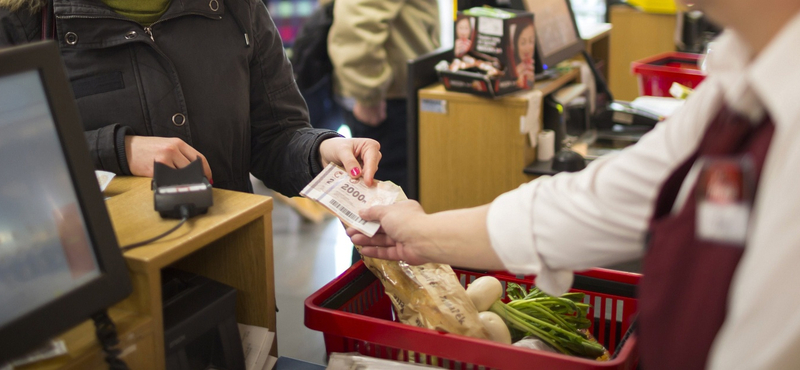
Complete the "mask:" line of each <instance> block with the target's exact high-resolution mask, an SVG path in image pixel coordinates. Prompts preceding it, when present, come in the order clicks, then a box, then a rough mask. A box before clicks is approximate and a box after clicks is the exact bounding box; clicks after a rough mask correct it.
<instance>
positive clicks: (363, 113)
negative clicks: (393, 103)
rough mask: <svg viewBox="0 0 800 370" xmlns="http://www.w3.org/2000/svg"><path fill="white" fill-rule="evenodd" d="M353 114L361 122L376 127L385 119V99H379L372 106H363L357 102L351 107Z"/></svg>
mask: <svg viewBox="0 0 800 370" xmlns="http://www.w3.org/2000/svg"><path fill="white" fill-rule="evenodd" d="M353 115H354V116H356V119H357V120H359V121H360V122H361V123H363V124H365V125H367V126H372V127H377V126H378V125H380V124H381V122H383V121H385V120H386V100H381V101H380V103H378V104H377V105H374V106H365V105H363V104H361V103H359V102H356V105H355V106H354V107H353Z"/></svg>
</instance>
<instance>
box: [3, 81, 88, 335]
mask: <svg viewBox="0 0 800 370" xmlns="http://www.w3.org/2000/svg"><path fill="white" fill-rule="evenodd" d="M0 194H2V196H0V302H7V303H8V302H14V304H2V305H0V325H2V324H4V323H7V322H9V321H11V320H14V319H16V318H19V317H20V316H21V315H23V314H25V313H26V312H29V311H31V310H32V309H35V308H37V307H39V306H42V305H44V304H45V303H48V302H50V301H52V300H54V299H55V298H57V297H59V296H61V295H63V294H65V293H67V292H69V291H71V290H73V289H75V288H76V287H79V286H81V285H83V284H85V283H86V282H87V281H90V280H91V279H94V278H96V277H98V276H99V275H100V270H99V268H98V265H97V259H96V258H95V255H94V252H93V249H92V246H91V244H90V240H89V237H88V233H87V230H86V225H85V223H84V221H83V217H82V212H81V208H80V204H79V203H78V200H77V196H76V194H75V190H74V189H73V187H72V179H71V177H70V174H69V171H68V167H67V163H66V161H65V159H64V155H63V151H62V148H61V144H60V142H59V139H58V136H57V131H56V129H55V125H54V123H53V118H52V115H51V114H50V107H49V105H48V102H47V98H46V96H45V94H44V89H43V87H42V82H41V78H40V77H39V73H38V71H28V72H25V73H20V74H17V75H11V76H5V77H0Z"/></svg>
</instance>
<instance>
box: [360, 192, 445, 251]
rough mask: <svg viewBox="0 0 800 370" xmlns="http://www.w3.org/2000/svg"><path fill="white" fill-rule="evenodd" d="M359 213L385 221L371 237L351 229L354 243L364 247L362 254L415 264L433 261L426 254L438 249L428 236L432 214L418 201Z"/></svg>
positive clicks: (370, 218) (368, 219)
mask: <svg viewBox="0 0 800 370" xmlns="http://www.w3.org/2000/svg"><path fill="white" fill-rule="evenodd" d="M359 216H361V218H362V219H364V220H367V221H377V222H379V223H380V224H381V228H380V230H378V233H377V234H375V235H374V236H373V237H371V238H370V237H367V236H366V235H364V234H361V233H360V232H359V231H358V230H356V229H353V228H347V235H348V236H350V240H352V241H353V244H356V245H361V246H363V248H361V254H363V255H365V256H367V257H374V258H380V259H385V260H401V261H405V262H407V263H409V264H412V265H421V264H424V263H428V262H433V261H432V260H431V259H430V258H429V257H427V255H426V253H428V252H434V250H433V249H432V248H433V247H434V246H433V245H432V243H430V240H429V239H428V238H427V237H425V236H424V230H425V226H426V225H427V221H426V220H427V218H428V215H426V214H425V211H423V210H422V206H420V204H419V203H417V202H416V201H413V200H407V201H402V202H398V203H395V204H392V205H388V206H375V207H371V208H368V209H365V210H362V211H361V212H360V213H359Z"/></svg>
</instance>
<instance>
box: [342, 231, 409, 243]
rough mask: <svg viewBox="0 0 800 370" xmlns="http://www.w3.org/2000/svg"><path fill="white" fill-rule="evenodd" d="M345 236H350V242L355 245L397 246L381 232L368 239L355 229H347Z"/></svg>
mask: <svg viewBox="0 0 800 370" xmlns="http://www.w3.org/2000/svg"><path fill="white" fill-rule="evenodd" d="M347 235H348V236H350V241H352V242H353V244H355V245H364V246H374V247H390V246H393V245H395V244H397V243H395V241H394V239H392V238H390V237H389V236H388V235H386V234H384V233H381V232H378V233H377V234H375V235H374V236H372V237H371V238H370V237H368V236H366V235H364V234H362V233H361V232H360V231H358V230H356V229H352V228H348V229H347Z"/></svg>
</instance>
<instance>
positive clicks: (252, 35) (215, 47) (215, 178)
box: [0, 0, 380, 196]
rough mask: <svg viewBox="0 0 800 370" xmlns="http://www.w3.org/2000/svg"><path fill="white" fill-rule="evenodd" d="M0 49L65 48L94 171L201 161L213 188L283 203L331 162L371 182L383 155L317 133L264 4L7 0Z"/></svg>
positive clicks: (144, 170) (0, 11)
mask: <svg viewBox="0 0 800 370" xmlns="http://www.w3.org/2000/svg"><path fill="white" fill-rule="evenodd" d="M0 25H1V26H2V27H0V47H4V46H12V45H20V44H25V43H28V42H34V41H39V40H43V39H54V40H55V41H57V42H58V45H59V48H60V49H61V55H62V57H63V59H64V63H65V65H66V70H67V73H68V76H69V78H70V82H71V84H72V89H73V92H74V94H75V98H76V99H77V105H78V108H79V110H80V114H81V117H82V120H83V125H84V128H85V130H86V139H87V143H88V145H89V149H90V152H91V155H92V158H93V160H94V164H95V167H96V168H97V169H102V170H106V171H111V172H114V173H117V174H120V175H135V176H148V177H149V176H152V175H153V163H154V162H156V161H157V162H161V163H164V164H166V165H168V166H170V167H176V168H179V167H183V166H185V165H187V164H188V163H190V161H193V160H195V159H198V158H199V159H200V160H202V162H203V167H204V171H205V175H206V177H208V179H209V181H210V182H211V183H212V184H213V185H214V186H215V187H218V188H223V189H230V190H238V191H248V192H251V191H252V185H251V183H250V178H249V174H250V173H252V174H253V175H255V176H256V177H257V178H259V179H260V180H262V181H264V183H265V184H266V185H267V186H268V187H269V188H271V189H273V190H276V191H279V192H281V193H283V194H285V195H288V196H292V195H297V194H298V192H299V191H300V190H301V189H302V188H303V187H304V186H305V185H306V184H307V183H308V182H310V181H311V179H313V178H314V176H315V175H316V174H317V173H319V172H320V171H321V169H322V168H323V167H324V166H326V165H327V164H328V163H331V162H333V163H336V164H339V165H343V166H344V167H345V168H346V169H347V170H348V172H350V174H351V175H352V176H353V177H360V176H363V177H364V178H365V180H366V181H367V182H368V183H371V182H372V178H373V175H374V173H375V170H376V169H377V164H378V161H379V159H380V152H379V145H378V143H377V142H375V141H373V140H368V139H345V138H341V137H340V136H339V135H338V134H337V133H336V132H333V131H328V130H315V129H312V128H311V127H310V126H309V124H308V110H307V107H306V104H305V102H304V101H303V98H302V97H301V96H300V93H299V91H298V89H297V86H296V84H295V81H294V78H293V76H292V71H291V65H290V63H289V61H288V60H287V59H286V56H285V54H284V51H283V45H282V43H281V39H280V37H279V34H278V31H277V30H276V28H275V24H274V23H273V22H272V19H271V18H270V15H269V14H268V12H267V9H266V7H265V5H264V3H263V2H262V1H261V0H236V1H231V0H210V1H171V0H147V1H130V0H102V1H92V0H71V1H67V0H51V1H46V0H0Z"/></svg>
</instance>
